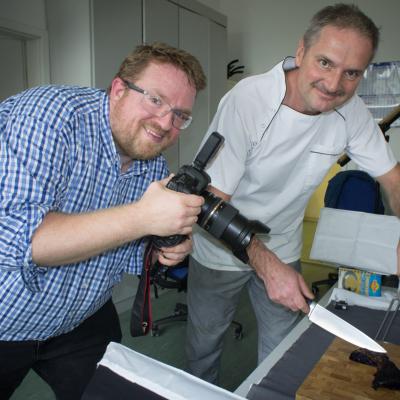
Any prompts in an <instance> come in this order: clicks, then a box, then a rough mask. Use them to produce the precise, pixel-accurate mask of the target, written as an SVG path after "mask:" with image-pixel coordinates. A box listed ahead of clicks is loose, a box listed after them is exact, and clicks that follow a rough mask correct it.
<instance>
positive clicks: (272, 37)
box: [203, 0, 400, 75]
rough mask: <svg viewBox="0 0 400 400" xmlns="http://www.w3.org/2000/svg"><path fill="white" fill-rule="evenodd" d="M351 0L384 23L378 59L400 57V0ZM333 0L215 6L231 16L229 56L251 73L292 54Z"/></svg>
mask: <svg viewBox="0 0 400 400" xmlns="http://www.w3.org/2000/svg"><path fill="white" fill-rule="evenodd" d="M205 1H206V0H203V2H205ZM352 2H353V3H355V4H357V5H358V6H359V7H360V8H361V10H362V11H364V12H365V13H366V14H367V15H368V16H369V17H371V18H372V19H373V20H374V22H375V23H376V24H377V25H378V26H380V27H381V37H382V40H381V44H380V48H379V51H378V54H377V57H376V61H392V60H399V59H400V47H399V46H398V44H397V42H398V38H399V37H400V24H399V15H400V1H399V0H380V1H377V0H358V1H357V0H354V1H352ZM208 3H210V2H208ZM334 3H335V1H327V0H279V1H275V0H219V1H218V2H216V4H215V6H214V7H218V11H220V12H221V13H223V14H225V15H226V16H227V17H228V59H229V60H232V59H236V58H239V60H240V62H241V63H243V64H244V65H245V66H246V73H247V74H250V75H252V74H256V73H260V72H263V71H265V70H267V69H269V68H270V67H272V66H273V65H274V64H276V63H277V62H279V61H280V60H281V59H283V58H284V57H285V56H288V55H293V54H294V52H295V50H296V46H297V43H298V41H299V39H300V38H301V36H302V34H303V33H304V31H305V29H306V28H307V26H308V23H309V21H310V19H311V17H312V15H313V14H315V12H317V11H318V10H319V9H321V8H322V7H324V6H326V5H329V4H334Z"/></svg>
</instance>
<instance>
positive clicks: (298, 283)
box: [208, 186, 314, 313]
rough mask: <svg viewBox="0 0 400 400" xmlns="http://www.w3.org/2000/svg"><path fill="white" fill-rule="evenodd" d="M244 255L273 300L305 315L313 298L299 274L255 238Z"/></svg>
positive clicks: (212, 189)
mask: <svg viewBox="0 0 400 400" xmlns="http://www.w3.org/2000/svg"><path fill="white" fill-rule="evenodd" d="M208 190H210V191H211V192H213V193H214V194H215V195H216V196H218V197H221V198H222V199H223V200H225V201H229V200H230V199H231V196H229V195H227V194H226V193H224V192H221V191H220V190H218V189H216V188H214V187H212V186H210V187H209V188H208ZM247 254H248V256H249V265H250V266H251V267H253V268H254V269H255V271H256V273H257V275H258V276H259V277H260V279H262V281H263V282H264V285H265V289H266V291H267V293H268V296H269V297H270V299H271V300H272V301H274V302H276V303H279V304H282V305H284V306H286V307H288V308H290V309H291V310H292V311H298V310H301V311H303V312H304V313H308V311H309V307H308V305H307V302H306V298H309V299H312V298H313V297H314V296H313V294H312V292H311V291H310V289H309V288H308V286H307V284H306V282H305V281H304V278H303V277H302V275H301V274H299V273H298V272H297V271H295V270H294V269H293V268H291V267H290V266H289V265H287V264H285V263H283V262H282V261H281V260H280V259H279V258H278V257H277V256H276V255H275V253H273V252H272V251H271V250H269V249H268V248H267V247H266V246H265V245H264V243H262V242H261V241H260V240H259V239H257V237H255V236H254V237H253V238H252V240H251V242H250V245H249V246H248V247H247Z"/></svg>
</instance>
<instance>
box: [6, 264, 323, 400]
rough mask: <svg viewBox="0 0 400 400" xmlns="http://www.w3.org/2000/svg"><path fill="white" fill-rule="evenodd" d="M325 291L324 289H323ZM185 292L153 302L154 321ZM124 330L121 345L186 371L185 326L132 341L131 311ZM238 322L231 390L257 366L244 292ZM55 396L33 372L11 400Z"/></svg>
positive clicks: (310, 275) (226, 357)
mask: <svg viewBox="0 0 400 400" xmlns="http://www.w3.org/2000/svg"><path fill="white" fill-rule="evenodd" d="M330 271H331V269H329V268H327V267H322V266H318V265H303V275H304V278H305V280H306V281H307V283H308V284H309V285H311V282H314V281H316V280H320V279H324V278H326V277H327V275H328V272H330ZM322 290H323V289H322ZM184 296H185V295H184V293H177V292H176V291H166V292H165V293H163V294H162V296H161V297H160V298H159V299H156V300H154V301H153V312H154V319H157V318H160V317H163V316H166V315H169V314H170V313H171V312H172V311H173V310H174V307H175V303H176V302H184V301H185V299H184ZM120 319H121V326H122V330H123V339H122V343H123V344H124V345H126V346H128V347H131V348H133V349H134V350H136V351H139V352H141V353H143V354H146V355H148V356H150V357H153V358H155V359H157V360H159V361H162V362H165V363H167V364H170V365H173V366H174V367H176V368H180V369H184V368H185V355H184V349H183V345H182V343H184V337H185V323H184V322H177V323H173V324H169V325H166V326H165V327H164V328H163V329H161V330H160V336H157V337H153V336H150V335H148V336H145V337H139V338H132V337H131V336H130V334H129V321H130V315H129V312H126V313H123V314H121V315H120ZM235 319H236V320H237V321H240V322H241V323H242V325H243V327H244V333H243V338H242V339H241V340H238V339H236V338H235V334H234V327H232V329H231V330H230V331H228V334H227V337H226V341H225V348H224V352H223V356H222V366H221V378H220V385H221V386H222V387H223V388H225V389H227V390H230V391H234V390H235V389H236V388H237V386H239V384H240V383H241V382H242V381H243V380H244V379H245V378H246V377H247V376H248V375H249V374H250V373H251V371H252V370H253V369H254V368H255V367H256V362H257V349H256V346H257V334H256V321H255V318H254V316H253V313H252V311H251V306H250V302H249V299H248V296H247V294H246V293H243V295H242V298H241V301H240V305H239V308H238V310H237V314H236V316H235ZM54 399H55V397H54V395H53V393H52V392H51V390H50V389H49V388H48V387H47V385H46V383H45V382H43V381H42V380H41V378H39V377H38V376H37V375H36V374H35V373H33V372H32V373H30V374H29V375H28V376H27V377H26V379H25V380H24V381H23V383H22V385H21V386H20V387H19V388H18V389H17V391H16V392H15V393H14V395H13V396H12V397H11V400H54Z"/></svg>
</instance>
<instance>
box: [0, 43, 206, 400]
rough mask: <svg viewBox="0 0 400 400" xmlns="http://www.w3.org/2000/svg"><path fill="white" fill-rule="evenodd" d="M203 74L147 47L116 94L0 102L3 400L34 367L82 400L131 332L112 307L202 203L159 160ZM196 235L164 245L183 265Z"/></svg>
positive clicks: (68, 93)
mask: <svg viewBox="0 0 400 400" xmlns="http://www.w3.org/2000/svg"><path fill="white" fill-rule="evenodd" d="M204 87H205V76H204V72H203V70H202V68H201V66H200V64H199V62H198V61H197V59H195V58H194V57H193V56H191V55H190V54H188V53H187V52H185V51H182V50H179V49H175V48H173V47H170V46H167V45H164V44H160V43H158V44H157V43H156V44H153V45H142V46H138V47H137V48H136V50H135V51H134V52H133V53H132V54H130V55H129V56H128V57H127V58H126V59H125V60H124V61H123V63H122V64H121V67H120V69H119V71H118V73H117V75H116V76H115V78H114V79H113V80H112V83H111V85H110V87H109V88H108V91H107V92H105V91H103V90H98V89H93V88H79V87H68V86H46V87H36V88H33V89H29V90H27V91H25V92H22V93H20V94H17V95H15V96H13V97H11V98H9V99H7V100H5V101H4V102H2V103H1V104H0V160H1V162H0V190H1V192H0V193H1V195H0V299H1V300H0V304H1V307H0V398H2V399H5V398H9V397H10V396H11V394H12V393H13V391H14V390H15V388H16V387H17V386H18V385H19V384H20V382H21V381H22V380H23V379H24V377H25V375H26V374H27V373H28V371H29V370H30V369H31V368H32V369H33V370H35V371H36V372H37V373H38V374H39V375H40V376H41V377H42V378H43V379H44V380H45V381H46V382H47V383H48V384H49V385H50V386H51V387H52V389H53V390H54V392H55V394H56V396H57V398H58V399H79V398H81V394H82V392H83V390H84V388H85V386H86V384H87V382H88V381H89V379H90V378H91V376H92V374H93V372H94V370H95V367H96V363H97V362H98V361H99V360H100V359H101V357H102V355H103V353H104V351H105V348H106V346H107V344H108V343H109V342H110V341H120V339H121V330H120V326H119V321H118V316H117V313H116V310H115V307H114V305H113V303H112V301H111V294H112V289H113V287H114V286H115V285H116V284H117V283H118V282H119V281H120V280H121V279H122V275H123V273H130V274H140V273H141V267H142V263H143V252H144V247H145V245H146V242H147V239H146V238H147V237H148V236H149V235H158V236H169V235H173V234H182V235H190V234H191V232H192V225H193V224H194V223H195V222H196V220H197V215H198V213H199V212H200V209H201V205H202V204H203V198H202V197H199V196H195V195H187V194H183V193H177V192H175V191H171V190H169V189H167V188H166V187H165V186H166V183H167V181H168V178H166V177H167V175H168V170H167V165H166V161H165V159H164V158H163V157H162V155H161V153H162V152H163V150H165V149H166V148H167V147H169V146H171V145H172V144H174V143H175V141H176V140H177V138H178V137H179V134H180V131H181V130H183V129H185V128H187V127H188V126H189V125H190V122H191V120H192V116H191V111H192V108H193V104H194V101H195V97H196V93H197V92H198V91H199V90H202V89H203V88H204ZM190 250H191V240H190V239H188V240H186V241H185V242H183V243H181V244H179V245H177V246H175V247H172V248H162V249H160V250H159V253H158V255H157V256H158V260H159V261H160V262H161V263H163V264H165V265H175V264H177V263H179V262H180V261H181V260H183V259H184V257H185V256H186V255H187V254H188V253H189V251H190Z"/></svg>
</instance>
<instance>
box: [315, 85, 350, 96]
mask: <svg viewBox="0 0 400 400" xmlns="http://www.w3.org/2000/svg"><path fill="white" fill-rule="evenodd" d="M311 85H312V87H314V88H316V89H318V90H319V91H320V92H322V93H324V94H326V95H328V96H331V97H342V96H344V95H345V94H346V92H345V91H344V90H343V89H342V88H339V89H337V90H335V91H334V92H331V91H330V90H328V89H327V88H326V87H325V86H324V84H323V83H321V82H314V83H312V84H311Z"/></svg>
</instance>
